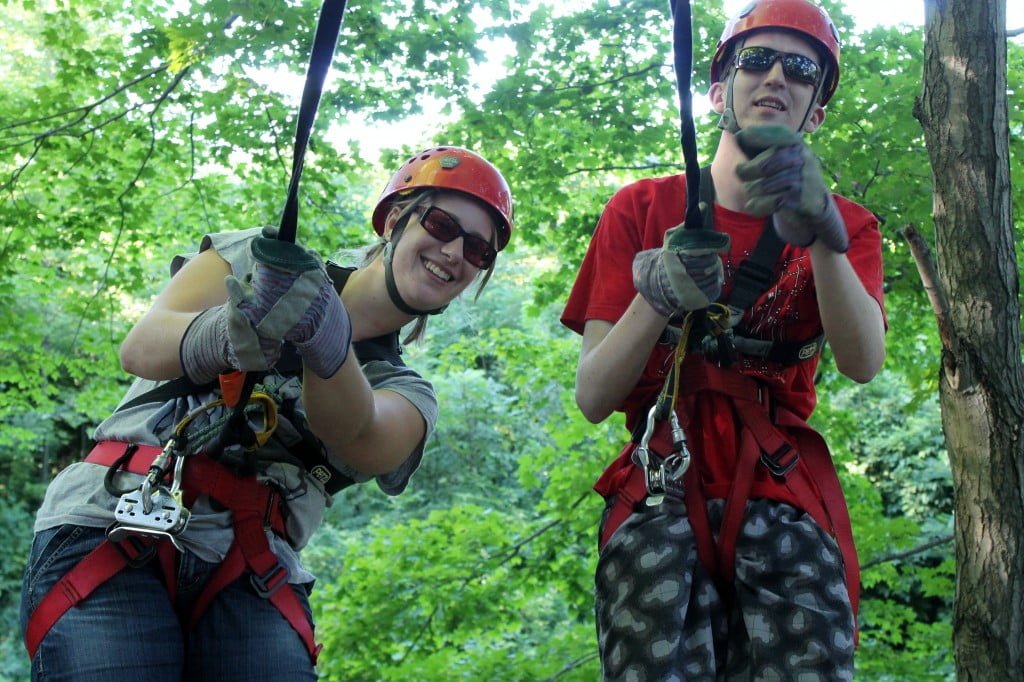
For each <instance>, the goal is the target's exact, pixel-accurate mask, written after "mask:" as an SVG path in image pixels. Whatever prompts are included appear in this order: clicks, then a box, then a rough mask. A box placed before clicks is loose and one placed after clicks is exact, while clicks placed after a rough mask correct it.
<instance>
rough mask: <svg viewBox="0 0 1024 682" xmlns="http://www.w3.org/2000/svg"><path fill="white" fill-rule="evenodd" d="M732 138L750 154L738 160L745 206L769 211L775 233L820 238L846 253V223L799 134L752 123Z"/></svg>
mask: <svg viewBox="0 0 1024 682" xmlns="http://www.w3.org/2000/svg"><path fill="white" fill-rule="evenodd" d="M736 141H737V143H738V144H739V145H740V149H742V150H743V153H744V154H746V155H747V157H748V158H749V159H750V161H746V162H744V163H741V164H739V165H738V166H736V174H737V175H738V176H739V178H740V180H743V182H744V185H743V187H744V190H745V191H746V194H747V211H748V212H750V213H752V214H753V215H759V216H768V215H772V222H773V224H774V225H775V231H776V232H777V233H778V235H779V237H780V238H781V239H782V240H783V241H786V242H788V243H790V244H793V245H794V246H810V245H811V244H812V243H813V242H814V240H815V239H821V241H822V242H823V243H824V244H825V245H826V246H827V247H829V248H830V249H832V250H833V251H836V252H838V253H846V250H847V249H848V248H849V246H850V240H849V237H848V235H847V233H846V225H845V224H844V223H843V219H842V216H840V215H839V209H838V208H837V207H836V202H835V200H834V199H833V198H832V193H831V192H830V191H829V189H828V187H827V186H826V185H825V177H824V175H823V174H822V170H821V163H820V162H819V161H818V159H817V157H816V156H814V153H813V152H811V150H810V148H809V147H808V146H807V145H806V144H805V143H804V139H803V136H802V135H800V134H799V133H796V132H794V131H792V130H790V129H789V128H786V127H784V126H779V125H767V126H750V127H749V128H744V129H742V130H740V131H739V132H738V133H736ZM773 214H774V215H773Z"/></svg>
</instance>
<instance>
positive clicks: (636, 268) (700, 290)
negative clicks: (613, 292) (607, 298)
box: [633, 225, 729, 318]
mask: <svg viewBox="0 0 1024 682" xmlns="http://www.w3.org/2000/svg"><path fill="white" fill-rule="evenodd" d="M728 248H729V235H727V234H724V233H722V232H714V231H711V230H687V229H685V228H684V227H683V226H682V225H678V226H676V227H673V228H672V229H671V230H669V231H668V232H666V233H665V240H664V243H663V245H662V247H661V248H660V249H648V250H646V251H641V252H640V253H638V254H636V256H635V257H634V258H633V286H635V287H636V290H637V292H638V293H639V294H640V295H641V296H643V297H644V300H645V301H647V302H648V303H650V304H651V307H652V308H654V309H655V310H656V311H657V312H658V313H659V314H661V315H664V316H665V317H669V318H672V317H676V316H679V315H683V314H685V313H686V312H688V311H691V310H701V309H703V308H707V307H708V306H709V305H711V303H713V302H714V301H715V300H716V299H717V298H718V296H719V294H720V293H721V292H722V282H723V281H724V279H725V275H724V271H723V269H722V259H721V258H719V256H718V254H719V253H720V252H722V251H725V250H727V249H728Z"/></svg>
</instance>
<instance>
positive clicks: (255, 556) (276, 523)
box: [25, 441, 322, 664]
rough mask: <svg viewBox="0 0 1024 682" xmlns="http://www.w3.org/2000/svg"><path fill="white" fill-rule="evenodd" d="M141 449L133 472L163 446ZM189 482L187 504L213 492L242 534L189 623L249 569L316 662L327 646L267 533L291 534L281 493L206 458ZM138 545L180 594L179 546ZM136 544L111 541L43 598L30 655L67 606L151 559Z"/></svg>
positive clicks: (121, 446)
mask: <svg viewBox="0 0 1024 682" xmlns="http://www.w3.org/2000/svg"><path fill="white" fill-rule="evenodd" d="M128 447H129V444H128V443H120V442H117V441H104V442H101V443H98V444H97V445H96V447H95V448H93V450H92V452H90V453H89V455H88V456H87V457H86V458H85V461H86V462H91V463H93V464H102V465H104V466H111V465H113V464H114V463H115V462H117V461H118V459H120V458H121V457H122V456H123V455H124V454H125V453H126V452H127V449H128ZM136 447H137V449H136V451H135V452H134V453H133V454H132V456H131V457H130V459H129V460H128V461H127V462H124V463H123V464H122V465H121V466H122V467H123V468H124V469H125V470H127V471H130V472H132V473H136V474H146V473H147V472H148V471H149V466H150V464H151V463H152V461H153V460H154V459H155V458H156V456H157V455H158V454H160V452H161V450H162V448H159V447H156V446H150V445H139V446H136ZM183 479H184V480H183V481H182V488H183V490H184V491H185V496H186V500H185V501H186V504H187V505H191V504H192V502H194V501H195V498H196V497H198V496H199V495H201V494H206V495H209V496H210V498H212V499H215V500H217V501H218V502H219V503H221V504H222V505H224V506H225V507H227V508H228V509H230V510H231V513H232V520H233V523H234V531H235V540H234V542H233V543H232V545H231V548H230V549H229V550H228V554H227V556H226V557H225V558H224V561H222V562H221V564H220V566H219V567H218V568H217V570H216V571H215V572H214V574H213V577H211V578H210V581H209V583H208V584H207V585H206V587H205V588H204V590H203V592H202V594H200V596H199V598H198V599H197V600H196V602H195V604H194V605H193V607H192V609H191V612H190V614H189V615H188V624H187V626H188V628H189V629H191V628H192V627H194V626H195V624H196V623H197V622H198V621H199V619H200V618H201V617H202V615H203V613H204V612H205V610H206V608H207V607H208V606H209V605H210V603H211V602H212V601H213V599H214V598H215V597H216V596H217V594H218V593H219V592H220V591H221V590H222V589H224V587H226V586H227V585H229V584H230V583H232V582H234V581H235V580H237V579H238V578H239V577H241V576H242V575H243V574H244V573H245V572H246V571H247V570H248V571H249V572H251V574H252V575H251V576H250V578H251V580H252V584H253V587H254V588H255V589H256V591H257V593H259V595H260V596H261V597H264V598H266V599H269V600H270V602H271V603H272V604H274V606H276V607H277V609H278V611H280V612H281V615H282V616H284V618H285V619H286V620H287V621H288V623H289V624H290V625H291V626H292V628H293V629H294V630H295V632H296V633H297V634H298V635H299V637H300V638H301V639H302V641H303V644H304V645H305V646H306V650H307V651H308V652H309V656H310V660H312V662H313V663H314V664H315V663H316V659H317V655H318V654H319V653H320V649H321V648H322V646H321V645H318V644H317V643H316V641H315V639H314V636H313V628H312V625H311V624H310V622H309V619H308V618H307V617H306V612H305V610H304V609H303V607H302V603H301V602H300V601H299V598H298V596H296V594H295V592H294V591H293V590H291V589H283V590H282V589H280V588H281V587H283V586H285V585H287V584H288V570H287V569H286V568H285V567H284V566H282V565H281V563H280V562H279V561H278V559H277V556H276V555H275V554H274V553H273V551H272V550H271V548H270V543H269V541H268V539H267V531H268V530H273V531H274V532H275V533H277V534H278V535H282V536H283V535H284V518H283V516H282V512H281V504H280V498H279V497H278V495H277V494H276V493H275V492H274V490H273V489H272V488H271V487H270V486H267V485H264V484H262V483H260V482H259V481H257V480H256V478H255V477H252V476H248V477H243V476H239V475H238V474H236V473H234V472H233V471H231V470H230V469H228V468H227V467H225V466H223V465H221V464H218V463H217V462H215V461H213V460H212V459H210V458H208V457H205V456H203V455H192V456H190V457H189V459H188V461H187V462H186V465H185V467H184V471H183ZM135 543H139V544H141V545H142V546H143V547H156V551H157V552H158V554H159V555H160V557H161V566H162V569H163V572H164V576H165V579H166V582H167V585H168V590H169V591H170V592H171V596H172V598H173V590H174V584H175V575H174V558H175V553H174V545H172V544H171V543H170V541H168V540H166V539H165V540H149V539H145V538H139V539H138V540H136V541H135ZM135 543H133V542H132V541H130V540H123V541H121V542H119V543H113V542H111V541H109V540H107V541H104V542H103V543H102V544H101V545H100V546H99V547H97V548H96V549H95V550H93V552H92V553H91V554H89V555H88V556H86V557H85V558H84V559H83V560H82V561H81V562H79V563H78V564H77V565H76V566H75V567H74V568H72V569H71V571H69V572H68V573H67V574H66V575H65V576H64V577H63V578H61V580H60V581H59V582H58V583H57V584H56V585H55V586H54V588H53V589H51V590H50V592H48V593H47V594H46V596H45V597H43V600H42V601H41V602H40V603H39V606H38V607H37V608H36V610H35V611H34V612H33V613H32V616H31V618H30V620H29V624H28V627H27V628H26V635H25V645H26V648H27V649H28V651H29V656H30V657H31V656H34V655H35V652H36V649H38V647H39V644H40V642H42V640H43V637H45V636H46V633H47V632H49V630H50V628H52V627H53V625H54V623H56V622H57V621H58V620H59V619H60V617H61V616H62V615H64V613H65V612H66V611H67V610H68V609H70V608H71V607H73V606H75V605H77V604H78V603H79V602H81V601H82V600H83V599H85V598H86V597H88V596H89V594H90V593H91V592H92V591H93V590H95V589H96V588H97V587H99V586H100V585H102V584H103V583H104V582H106V581H107V580H109V579H110V578H112V577H113V576H114V575H116V574H117V573H118V572H119V571H121V570H122V569H123V568H125V567H126V566H129V565H138V563H142V562H143V560H144V559H145V558H148V557H140V556H138V554H139V552H138V551H137V548H135V547H133V544H135ZM126 545H127V547H128V549H127V550H126V548H125V546H126Z"/></svg>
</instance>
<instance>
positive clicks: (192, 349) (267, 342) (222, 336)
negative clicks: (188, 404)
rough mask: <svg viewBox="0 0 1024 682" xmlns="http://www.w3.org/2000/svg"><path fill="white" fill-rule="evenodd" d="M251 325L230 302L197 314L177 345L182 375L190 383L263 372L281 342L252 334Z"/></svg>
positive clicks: (279, 347)
mask: <svg viewBox="0 0 1024 682" xmlns="http://www.w3.org/2000/svg"><path fill="white" fill-rule="evenodd" d="M231 279H234V278H231ZM251 325H252V323H251V321H250V320H249V319H248V318H247V317H246V315H245V313H243V312H242V311H241V310H239V309H238V307H237V306H236V304H235V302H234V301H228V302H227V303H224V304H223V305H219V306H216V307H213V308H208V309H207V310H204V311H203V312H201V313H199V314H198V315H197V316H196V317H195V318H194V319H193V320H192V322H191V323H190V324H189V326H188V328H187V329H186V330H185V334H184V335H183V336H182V338H181V343H180V345H179V346H178V357H179V360H180V362H181V367H182V369H183V370H184V371H185V376H186V377H188V379H189V380H190V381H192V383H194V384H198V385H203V384H207V383H210V382H211V381H213V380H214V379H216V378H217V375H218V374H220V373H221V372H229V371H231V370H236V369H237V370H242V371H246V372H248V371H263V370H267V369H270V368H271V367H273V366H274V363H276V362H277V360H278V358H279V357H280V356H281V341H280V340H279V339H271V338H263V337H259V336H258V335H255V334H253V333H252V331H251Z"/></svg>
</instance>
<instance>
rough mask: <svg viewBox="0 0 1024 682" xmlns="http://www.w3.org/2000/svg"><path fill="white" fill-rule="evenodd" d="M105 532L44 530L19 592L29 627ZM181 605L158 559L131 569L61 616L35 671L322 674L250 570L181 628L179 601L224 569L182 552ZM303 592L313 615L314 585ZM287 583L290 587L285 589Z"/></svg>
mask: <svg viewBox="0 0 1024 682" xmlns="http://www.w3.org/2000/svg"><path fill="white" fill-rule="evenodd" d="M105 537H106V533H105V531H104V530H103V529H102V528H85V527H82V526H71V525H67V526H60V527H57V528H52V529H49V530H45V531H42V532H40V533H37V534H36V536H35V538H34V540H33V542H32V552H31V554H30V556H29V563H28V566H27V567H26V569H25V577H24V581H23V584H22V591H21V627H22V632H24V629H25V626H26V623H27V622H28V617H29V615H30V614H31V612H32V610H33V609H34V608H35V607H36V606H37V605H38V604H39V602H40V600H42V598H43V597H44V596H45V595H46V593H47V591H48V590H49V589H50V588H51V587H52V586H53V585H54V584H55V583H56V582H57V581H58V580H60V578H61V577H62V576H63V575H64V574H65V573H67V572H68V571H69V570H71V568H73V567H74V566H75V564H77V563H78V562H79V561H80V560H81V559H82V558H83V557H85V556H86V555H87V554H88V553H89V552H91V551H92V550H93V549H94V548H95V547H96V546H97V545H99V544H100V543H101V542H102V541H103V540H104V539H105ZM178 558H179V567H178V573H177V581H178V594H177V598H176V603H174V604H172V603H171V600H170V599H169V597H168V593H167V588H166V587H165V586H164V582H163V576H162V575H161V570H160V562H159V561H156V560H153V561H150V562H149V563H148V564H146V565H144V566H141V567H139V568H131V567H127V568H125V569H123V570H121V571H120V572H119V573H118V574H117V575H115V576H114V577H113V578H111V579H110V580H108V581H107V582H106V583H104V584H103V585H101V586H100V587H98V588H97V589H96V590H95V591H94V592H93V593H92V594H91V595H89V597H88V598H87V599H85V600H84V601H82V602H81V603H79V604H78V606H76V607H74V608H72V609H70V610H69V611H68V612H67V613H65V614H64V616H62V617H61V618H60V620H58V621H57V623H56V624H54V626H53V628H52V629H51V630H50V632H49V633H48V634H47V635H46V637H45V638H44V639H43V641H42V644H41V645H40V647H39V650H38V651H37V652H36V655H35V657H34V658H33V659H32V679H33V680H36V681H42V680H74V681H75V682H92V681H94V682H118V681H120V680H124V681H125V682H139V681H140V680H146V682H182V681H183V680H188V681H189V682H192V681H193V680H195V681H197V682H203V681H206V680H209V681H210V682H214V681H218V682H219V681H220V680H237V681H238V682H251V681H253V680H268V681H269V680H315V679H316V677H317V676H316V671H315V670H314V668H313V664H312V662H311V661H310V659H309V654H308V653H307V651H306V648H305V646H304V644H303V642H302V639H301V638H300V637H299V635H298V634H297V633H296V632H295V630H293V629H292V627H291V625H289V623H288V621H287V620H285V619H284V617H283V616H282V615H281V613H280V612H279V611H278V610H277V607H275V606H274V605H273V604H271V603H270V602H269V601H267V600H266V599H263V598H261V597H260V596H259V595H258V594H257V593H256V591H255V590H254V589H253V588H252V586H251V584H250V583H249V580H248V578H247V576H243V577H242V578H240V579H239V580H237V581H235V582H234V583H232V584H231V585H229V586H228V587H226V588H225V589H224V590H223V591H222V592H221V593H220V594H219V595H217V597H216V598H215V599H214V600H213V602H212V603H211V604H210V606H209V608H208V609H207V610H206V613H205V614H203V617H202V619H201V620H200V621H199V623H198V625H197V626H196V628H195V630H194V631H192V632H183V630H182V624H181V622H180V621H179V620H178V616H177V614H176V612H175V606H177V607H178V608H184V609H186V610H187V608H188V607H189V605H191V603H192V602H194V601H195V600H196V599H197V598H198V597H199V595H200V594H201V593H202V590H203V586H204V585H205V584H206V581H207V580H208V579H209V578H210V576H211V575H212V573H213V571H214V570H215V569H216V568H217V565H216V564H211V563H209V562H205V561H202V560H201V559H199V558H197V557H196V556H194V555H193V554H191V553H189V552H185V553H183V554H180V555H179V556H178ZM288 587H289V588H291V589H293V590H295V591H296V593H297V594H298V596H299V599H300V601H301V602H302V604H303V606H304V608H305V610H306V615H307V617H309V618H310V619H311V620H312V615H311V613H310V609H309V599H308V589H307V588H306V587H304V586H300V585H288ZM282 589H286V588H282Z"/></svg>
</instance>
